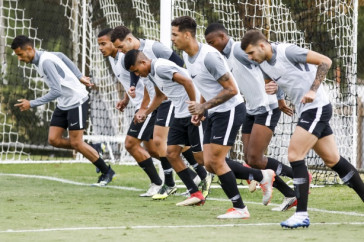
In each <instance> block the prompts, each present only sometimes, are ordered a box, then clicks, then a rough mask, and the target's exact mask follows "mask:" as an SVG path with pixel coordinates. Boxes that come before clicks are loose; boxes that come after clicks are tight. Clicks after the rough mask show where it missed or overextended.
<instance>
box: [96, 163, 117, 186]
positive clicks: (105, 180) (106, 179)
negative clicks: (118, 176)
mask: <svg viewBox="0 0 364 242" xmlns="http://www.w3.org/2000/svg"><path fill="white" fill-rule="evenodd" d="M114 176H115V172H114V170H113V169H111V166H109V170H108V171H107V173H106V174H101V175H100V176H99V180H98V181H97V183H96V184H95V185H97V186H106V185H107V184H109V183H110V182H111V181H112V180H113V178H114Z"/></svg>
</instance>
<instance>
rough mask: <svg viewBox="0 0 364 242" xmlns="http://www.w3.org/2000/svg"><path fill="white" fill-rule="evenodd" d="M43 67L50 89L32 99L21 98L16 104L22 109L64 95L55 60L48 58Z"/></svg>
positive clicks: (24, 109)
mask: <svg viewBox="0 0 364 242" xmlns="http://www.w3.org/2000/svg"><path fill="white" fill-rule="evenodd" d="M43 69H44V74H45V78H47V84H48V87H49V89H50V90H49V92H48V93H47V94H45V95H44V96H42V97H39V98H37V99H35V100H31V101H29V100H26V99H19V100H18V102H19V103H17V104H15V106H16V107H19V108H20V111H26V110H28V109H30V108H33V107H37V106H40V105H43V104H46V103H49V102H51V101H53V100H55V99H57V98H58V97H60V96H61V95H62V88H61V83H60V77H59V74H58V72H57V69H56V67H55V65H54V64H53V62H51V61H47V60H46V61H44V63H43Z"/></svg>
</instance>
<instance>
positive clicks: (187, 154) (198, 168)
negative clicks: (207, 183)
mask: <svg viewBox="0 0 364 242" xmlns="http://www.w3.org/2000/svg"><path fill="white" fill-rule="evenodd" d="M182 155H183V156H184V157H185V158H186V160H187V161H188V163H190V165H191V166H192V167H193V169H194V170H195V171H196V173H197V175H198V176H199V177H200V178H201V180H203V179H205V178H206V176H207V172H206V170H205V168H204V167H203V166H201V165H200V164H198V163H197V161H196V160H195V157H194V156H193V153H192V150H191V148H189V149H188V150H186V151H185V152H182Z"/></svg>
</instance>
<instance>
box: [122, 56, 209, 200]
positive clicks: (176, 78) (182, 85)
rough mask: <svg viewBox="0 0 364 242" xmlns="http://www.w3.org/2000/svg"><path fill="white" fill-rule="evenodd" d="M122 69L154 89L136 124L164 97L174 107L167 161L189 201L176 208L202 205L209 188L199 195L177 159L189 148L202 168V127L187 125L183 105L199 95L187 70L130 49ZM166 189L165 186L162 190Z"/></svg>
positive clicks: (184, 168)
mask: <svg viewBox="0 0 364 242" xmlns="http://www.w3.org/2000/svg"><path fill="white" fill-rule="evenodd" d="M125 67H126V68H128V69H129V70H130V71H131V72H133V73H135V74H136V75H137V76H142V77H147V76H148V77H149V79H150V81H151V82H152V83H153V84H154V86H155V91H156V95H155V97H154V99H153V101H152V102H151V104H150V105H149V107H148V109H147V110H145V112H144V113H140V114H139V116H138V117H137V119H138V122H143V121H144V120H145V118H146V117H147V116H148V114H150V113H152V112H153V111H154V110H156V109H157V108H158V106H159V105H160V104H161V103H162V101H163V100H165V98H166V97H168V98H169V99H170V100H171V101H172V104H173V105H174V106H175V113H174V115H175V116H174V119H173V121H172V123H171V126H170V130H169V132H168V142H167V145H168V146H167V158H168V161H169V162H170V163H171V164H172V166H173V168H174V170H175V171H176V172H177V174H178V176H179V177H180V178H181V180H182V181H183V183H184V184H185V185H186V187H187V189H188V191H189V193H190V194H191V197H190V198H188V199H186V200H185V201H183V202H180V203H177V206H188V205H198V204H203V203H204V202H205V199H206V196H207V195H208V190H209V187H207V186H206V187H203V188H202V193H201V192H200V191H199V190H198V187H197V186H196V185H195V184H194V182H193V179H192V178H191V177H190V175H189V172H188V169H189V168H188V167H187V166H186V165H185V163H184V162H183V160H182V159H181V152H182V148H183V147H184V146H185V145H189V146H191V149H192V150H193V152H194V156H195V159H196V160H197V161H198V162H199V163H200V164H201V165H203V155H202V142H201V141H202V137H203V131H202V126H195V125H193V124H192V123H191V114H190V113H189V111H188V106H187V103H186V102H187V101H189V100H191V101H196V96H197V95H198V97H199V93H198V92H197V93H196V90H195V87H194V85H193V83H192V80H191V79H190V77H189V75H188V72H187V70H186V69H184V68H182V67H180V66H178V65H176V64H175V63H174V62H172V61H169V60H166V59H162V58H158V59H153V60H150V59H148V57H146V56H145V54H144V53H143V52H141V51H140V50H131V51H129V52H127V53H126V55H125ZM209 185H210V184H209ZM169 189H170V188H168V187H166V191H168V190H169Z"/></svg>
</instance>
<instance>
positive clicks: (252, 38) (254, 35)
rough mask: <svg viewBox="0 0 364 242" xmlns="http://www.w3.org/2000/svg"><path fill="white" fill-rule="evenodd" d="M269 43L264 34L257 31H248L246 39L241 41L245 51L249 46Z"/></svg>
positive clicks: (245, 35)
mask: <svg viewBox="0 0 364 242" xmlns="http://www.w3.org/2000/svg"><path fill="white" fill-rule="evenodd" d="M262 40H263V41H267V42H268V40H267V38H266V37H265V36H264V34H263V33H262V32H261V31H260V30H257V29H251V30H248V31H247V32H246V33H245V34H244V37H243V38H242V39H241V48H242V49H243V50H246V48H247V47H248V45H256V44H257V43H258V42H259V41H262Z"/></svg>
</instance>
